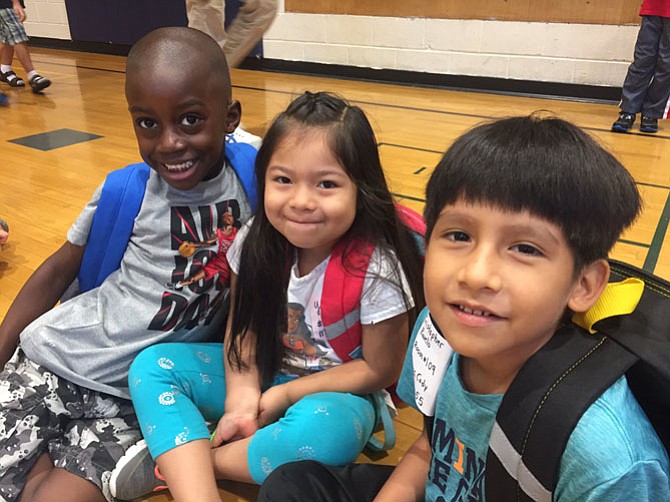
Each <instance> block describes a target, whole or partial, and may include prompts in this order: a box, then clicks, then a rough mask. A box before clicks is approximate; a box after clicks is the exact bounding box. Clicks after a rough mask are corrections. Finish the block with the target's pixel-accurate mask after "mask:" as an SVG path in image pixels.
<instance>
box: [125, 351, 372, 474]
mask: <svg viewBox="0 0 670 502" xmlns="http://www.w3.org/2000/svg"><path fill="white" fill-rule="evenodd" d="M289 380H291V378H290V377H286V376H284V375H277V376H276V377H275V380H274V382H273V385H279V384H282V383H285V382H287V381H289ZM129 386H130V394H131V396H132V398H133V405H134V406H135V411H136V413H137V418H138V419H139V423H140V427H141V428H142V433H143V434H144V438H145V440H146V442H147V445H148V447H149V452H150V453H151V456H152V457H153V458H156V457H157V456H159V455H161V454H162V453H165V452H166V451H168V450H171V449H172V448H175V447H177V446H179V445H181V444H184V443H187V442H189V441H194V440H196V439H205V438H209V436H210V432H209V430H208V428H207V423H206V422H214V423H216V422H217V421H218V420H219V418H220V417H221V416H222V415H223V409H224V403H225V399H226V382H225V376H224V367H223V347H222V345H221V344H220V343H200V344H196V343H164V344H158V345H154V346H152V347H149V348H147V349H145V350H143V351H142V352H141V353H140V354H139V355H138V356H137V358H136V359H135V361H133V364H132V365H131V367H130V376H129ZM375 422H376V418H375V411H374V407H373V405H372V403H371V401H370V400H369V399H368V398H366V397H361V396H356V395H353V394H344V393H339V392H319V393H317V394H311V395H309V396H305V397H304V398H302V399H301V400H300V401H298V402H297V403H295V404H294V405H292V406H291V407H290V408H288V410H287V411H286V414H285V415H284V416H283V417H282V418H281V419H279V421H277V422H275V423H273V424H270V425H268V426H266V427H263V428H262V429H259V430H258V431H256V433H255V434H254V436H253V438H252V439H251V443H250V444H249V451H248V459H247V462H248V465H249V471H250V472H251V477H252V478H253V479H254V481H256V483H259V484H260V483H262V482H263V481H264V480H265V478H266V477H267V476H268V475H269V474H270V473H271V472H272V471H273V470H274V469H276V468H277V467H279V466H280V465H282V464H285V463H287V462H292V461H295V460H316V461H317V462H321V463H324V464H327V465H334V466H337V465H345V464H347V463H350V462H353V461H355V460H356V457H358V455H359V453H360V452H361V451H362V450H363V447H364V446H365V444H366V443H367V441H368V439H369V438H370V436H371V435H372V432H373V429H374V426H375Z"/></svg>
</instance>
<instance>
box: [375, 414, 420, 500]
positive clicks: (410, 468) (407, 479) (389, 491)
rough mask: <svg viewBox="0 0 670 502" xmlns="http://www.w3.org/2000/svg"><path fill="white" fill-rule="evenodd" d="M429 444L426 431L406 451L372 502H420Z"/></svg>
mask: <svg viewBox="0 0 670 502" xmlns="http://www.w3.org/2000/svg"><path fill="white" fill-rule="evenodd" d="M430 458H431V453H430V443H429V441H428V435H427V434H426V429H425V427H424V430H423V431H422V432H421V435H420V436H419V437H418V439H417V440H416V441H415V442H414V444H413V445H412V446H411V447H410V449H409V450H407V453H405V455H404V456H403V457H402V460H401V461H400V463H399V464H398V466H397V467H396V468H395V469H394V470H393V474H391V477H390V478H389V479H388V480H387V481H386V483H384V486H383V487H382V489H381V490H380V491H379V493H378V494H377V496H376V497H375V500H374V502H386V501H388V502H409V501H421V500H423V499H424V496H425V491H426V478H427V477H428V472H429V470H430Z"/></svg>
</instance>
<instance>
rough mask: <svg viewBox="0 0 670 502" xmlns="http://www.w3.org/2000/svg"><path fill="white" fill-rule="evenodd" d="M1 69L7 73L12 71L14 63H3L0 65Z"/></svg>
mask: <svg viewBox="0 0 670 502" xmlns="http://www.w3.org/2000/svg"><path fill="white" fill-rule="evenodd" d="M0 71H2V73H7V72H8V71H12V65H10V64H2V65H0Z"/></svg>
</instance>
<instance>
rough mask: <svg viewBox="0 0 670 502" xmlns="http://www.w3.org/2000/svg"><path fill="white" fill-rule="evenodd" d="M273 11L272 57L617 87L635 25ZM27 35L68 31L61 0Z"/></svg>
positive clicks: (49, 5) (50, 0) (51, 2)
mask: <svg viewBox="0 0 670 502" xmlns="http://www.w3.org/2000/svg"><path fill="white" fill-rule="evenodd" d="M279 3H280V9H279V10H280V12H279V14H278V16H277V19H276V20H275V22H274V24H273V25H272V27H271V28H270V30H269V31H268V32H267V33H266V35H265V38H264V51H265V56H266V57H268V58H273V59H282V60H290V61H307V62H316V63H331V64H341V65H349V66H363V67H371V68H386V69H396V70H409V71H419V72H429V73H444V74H451V75H472V76H485V77H499V78H509V79H522V80H535V81H547V82H561V83H574V84H591V85H607V86H620V85H621V84H622V83H623V79H624V77H625V75H626V70H627V68H628V65H629V64H630V61H631V60H632V56H633V46H634V45H635V39H636V36H637V31H638V26H609V25H586V24H558V23H522V22H503V21H480V20H454V19H448V20H447V19H420V18H390V17H373V16H342V15H323V14H295V13H286V12H284V7H283V1H282V0H280V2H279ZM28 16H29V17H28V21H27V22H26V29H27V31H28V34H29V35H32V36H40V37H50V38H65V39H69V38H70V31H69V27H68V25H67V16H66V11H65V1H64V0H28Z"/></svg>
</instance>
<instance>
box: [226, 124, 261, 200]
mask: <svg viewBox="0 0 670 502" xmlns="http://www.w3.org/2000/svg"><path fill="white" fill-rule="evenodd" d="M257 153H258V150H256V149H255V148H254V147H253V146H252V145H250V144H248V143H240V142H237V141H235V139H234V138H233V137H232V135H230V134H229V135H227V136H226V158H227V159H228V162H230V165H231V166H233V170H234V171H235V174H237V177H238V178H239V179H240V182H241V183H242V188H244V193H246V194H247V198H248V199H249V205H250V206H251V211H252V212H254V213H255V212H256V203H257V202H258V195H257V193H256V174H255V171H254V166H255V163H256V154H257Z"/></svg>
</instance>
